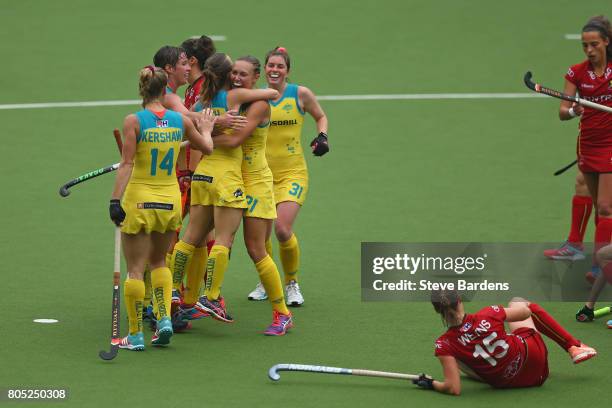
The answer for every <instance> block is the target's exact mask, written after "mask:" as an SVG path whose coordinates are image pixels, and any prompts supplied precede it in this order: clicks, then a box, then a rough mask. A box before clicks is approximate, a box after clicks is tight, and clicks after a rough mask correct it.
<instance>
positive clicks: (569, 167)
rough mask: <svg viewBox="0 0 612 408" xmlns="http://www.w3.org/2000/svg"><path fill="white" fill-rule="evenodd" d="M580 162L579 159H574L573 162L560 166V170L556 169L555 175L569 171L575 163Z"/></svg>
mask: <svg viewBox="0 0 612 408" xmlns="http://www.w3.org/2000/svg"><path fill="white" fill-rule="evenodd" d="M576 163H578V160H574V161H573V162H571V163H570V164H568V165H567V166H565V167H563V168H560V169H559V170H557V171H555V173H554V175H555V176H558V175H559V174H563V173H565V172H566V171H568V170H569V169H571V168H572V167H574V165H575V164H576Z"/></svg>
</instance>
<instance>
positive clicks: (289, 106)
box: [283, 103, 293, 113]
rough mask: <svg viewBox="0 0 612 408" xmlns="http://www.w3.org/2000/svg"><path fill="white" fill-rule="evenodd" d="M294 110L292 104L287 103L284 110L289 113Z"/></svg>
mask: <svg viewBox="0 0 612 408" xmlns="http://www.w3.org/2000/svg"><path fill="white" fill-rule="evenodd" d="M292 109H293V105H291V104H290V103H286V104H284V105H283V110H284V111H285V112H287V113H289V112H291V110H292Z"/></svg>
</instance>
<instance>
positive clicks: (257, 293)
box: [247, 282, 268, 300]
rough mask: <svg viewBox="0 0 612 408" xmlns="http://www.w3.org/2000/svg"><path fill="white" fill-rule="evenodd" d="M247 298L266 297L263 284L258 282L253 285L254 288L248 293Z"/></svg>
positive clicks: (262, 298)
mask: <svg viewBox="0 0 612 408" xmlns="http://www.w3.org/2000/svg"><path fill="white" fill-rule="evenodd" d="M247 298H248V299H249V300H266V299H267V298H268V294H267V293H266V289H265V288H264V286H263V284H262V283H261V282H259V283H258V284H257V286H255V289H253V290H252V291H251V293H249V295H248V296H247Z"/></svg>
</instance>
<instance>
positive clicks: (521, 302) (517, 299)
mask: <svg viewBox="0 0 612 408" xmlns="http://www.w3.org/2000/svg"><path fill="white" fill-rule="evenodd" d="M518 305H524V306H529V301H528V300H526V299H523V298H522V297H513V298H512V299H510V302H508V307H513V306H518Z"/></svg>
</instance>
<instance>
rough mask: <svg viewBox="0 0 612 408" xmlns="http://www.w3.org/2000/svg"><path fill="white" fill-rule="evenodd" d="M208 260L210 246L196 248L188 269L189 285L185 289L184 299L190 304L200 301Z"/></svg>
mask: <svg viewBox="0 0 612 408" xmlns="http://www.w3.org/2000/svg"><path fill="white" fill-rule="evenodd" d="M207 260H208V248H206V247H205V246H204V247H200V248H196V249H195V251H194V252H193V257H192V258H191V264H190V265H189V269H188V270H187V285H186V286H185V290H184V291H183V301H184V302H185V303H186V304H188V305H191V304H194V303H195V302H197V301H198V297H199V296H200V287H201V286H202V278H204V271H205V270H206V261H207Z"/></svg>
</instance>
